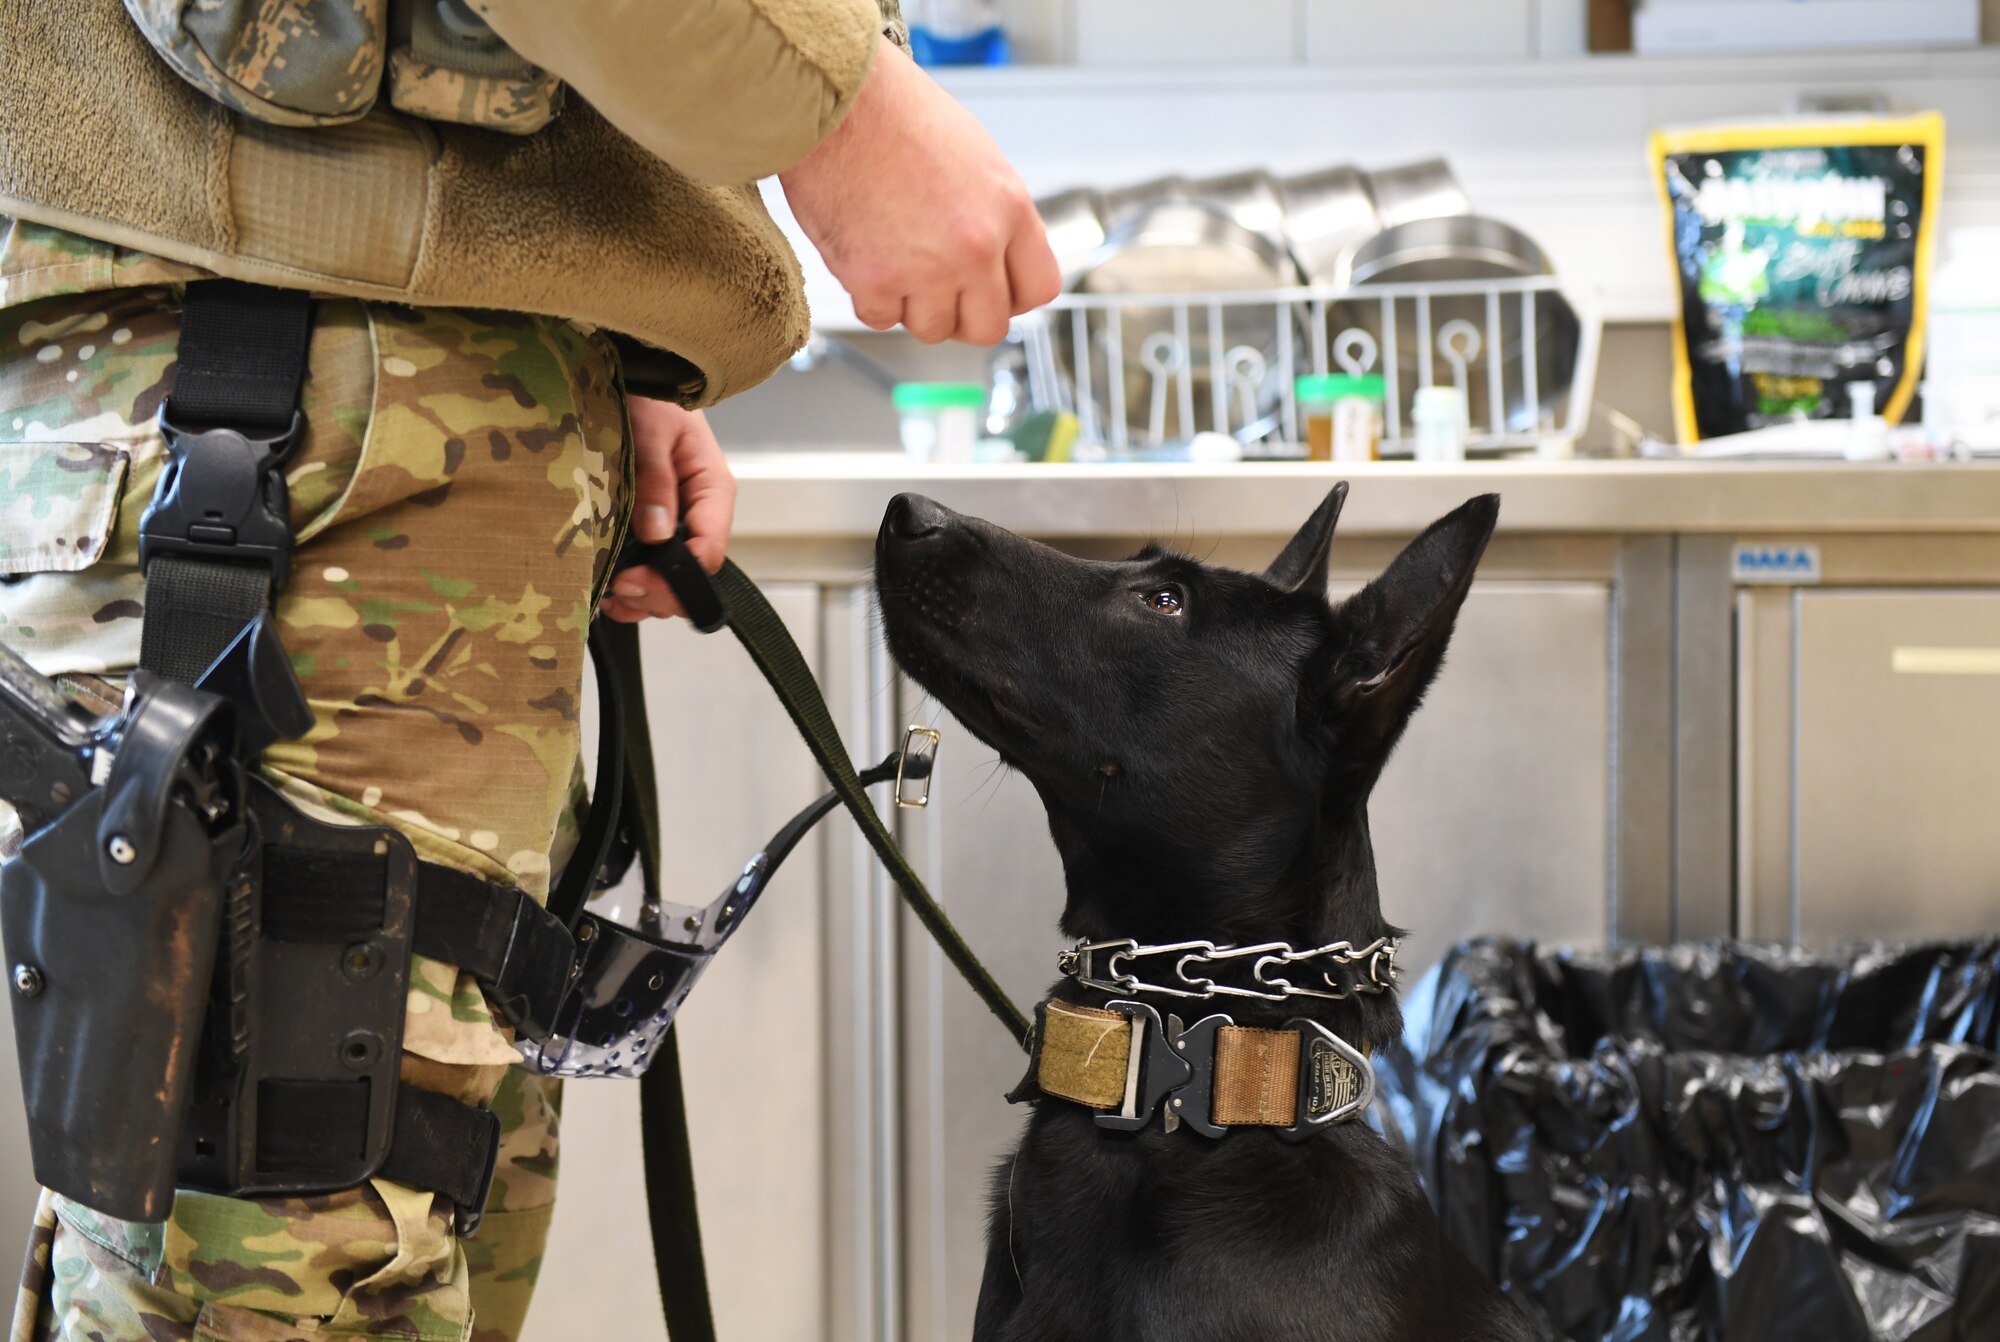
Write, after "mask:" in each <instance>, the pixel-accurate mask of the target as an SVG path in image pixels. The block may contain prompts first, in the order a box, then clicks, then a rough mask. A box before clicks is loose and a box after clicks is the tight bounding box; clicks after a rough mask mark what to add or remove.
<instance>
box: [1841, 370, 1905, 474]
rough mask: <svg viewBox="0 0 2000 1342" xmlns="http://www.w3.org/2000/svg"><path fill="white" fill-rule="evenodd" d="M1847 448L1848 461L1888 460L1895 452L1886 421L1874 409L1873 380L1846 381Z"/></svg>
mask: <svg viewBox="0 0 2000 1342" xmlns="http://www.w3.org/2000/svg"><path fill="white" fill-rule="evenodd" d="M1847 401H1848V405H1849V406H1850V407H1851V408H1850V411H1849V414H1848V417H1847V418H1848V425H1847V449H1846V455H1847V459H1848V460H1849V461H1887V460H1889V459H1890V458H1891V457H1893V456H1895V455H1896V452H1895V449H1894V447H1892V446H1891V445H1890V442H1889V421H1888V420H1886V419H1883V418H1882V417H1881V416H1880V415H1878V414H1876V413H1875V384H1874V383H1873V382H1850V383H1848V384H1847Z"/></svg>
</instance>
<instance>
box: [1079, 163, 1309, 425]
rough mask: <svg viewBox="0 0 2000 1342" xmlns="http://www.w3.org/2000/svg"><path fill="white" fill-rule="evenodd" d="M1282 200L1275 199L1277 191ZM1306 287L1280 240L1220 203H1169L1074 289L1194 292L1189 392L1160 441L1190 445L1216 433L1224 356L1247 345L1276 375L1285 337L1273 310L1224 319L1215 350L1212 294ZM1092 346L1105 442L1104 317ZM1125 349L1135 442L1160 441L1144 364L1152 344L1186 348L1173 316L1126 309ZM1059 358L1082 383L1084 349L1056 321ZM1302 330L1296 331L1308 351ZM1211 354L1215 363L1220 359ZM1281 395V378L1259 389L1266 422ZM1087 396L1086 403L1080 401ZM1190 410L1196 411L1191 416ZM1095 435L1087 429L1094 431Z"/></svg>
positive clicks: (1176, 386) (1093, 386) (1173, 400)
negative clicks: (1216, 388)
mask: <svg viewBox="0 0 2000 1342" xmlns="http://www.w3.org/2000/svg"><path fill="white" fill-rule="evenodd" d="M1274 194H1275V191H1274ZM1298 281H1299V276H1298V269H1297V267H1296V266H1294V264H1293V263H1292V258H1291V256H1290V254H1289V253H1288V252H1287V251H1286V250H1285V247H1284V245H1283V243H1282V242H1280V241H1277V240H1275V239H1273V238H1269V237H1266V236H1264V235H1263V234H1262V233H1260V232H1258V231H1256V230H1253V229H1251V228H1248V227H1245V226H1244V225H1243V224H1242V223H1239V222H1238V221H1237V220H1236V219H1234V218H1232V217H1230V216H1229V215H1228V214H1226V213H1224V212H1223V211H1222V210H1221V209H1218V208H1216V207H1215V206H1212V205H1207V204H1201V203H1197V202H1195V201H1191V200H1169V201H1165V202H1162V203H1160V204H1157V205H1153V206H1150V207H1148V208H1145V209H1142V210H1139V211H1137V212H1136V213H1134V214H1132V215H1131V216H1130V218H1129V219H1128V220H1127V222H1126V223H1125V224H1124V225H1123V226H1122V227H1118V228H1114V229H1113V230H1112V231H1111V233H1110V235H1109V236H1108V237H1107V238H1106V239H1105V242H1104V246H1103V248H1102V250H1101V252H1100V253H1099V255H1098V257H1097V258H1096V260H1095V262H1094V263H1093V264H1092V265H1090V266H1089V267H1087V268H1086V270H1085V271H1084V273H1083V274H1082V275H1081V276H1080V277H1079V278H1078V280H1077V282H1076V284H1075V285H1074V286H1073V287H1074V288H1076V289H1077V290H1079V291H1081V292H1084V293H1092V294H1162V295H1165V294H1187V295H1189V296H1190V298H1191V299H1192V300H1193V301H1192V302H1191V304H1190V310H1189V313H1188V323H1187V341H1186V346H1185V349H1184V351H1182V354H1183V357H1184V359H1185V363H1186V368H1187V379H1188V387H1187V389H1186V393H1185V394H1184V393H1183V389H1182V387H1181V385H1180V382H1179V380H1178V378H1176V379H1175V380H1174V382H1173V385H1172V387H1171V389H1170V391H1169V393H1168V397H1167V413H1166V416H1165V418H1164V422H1163V424H1162V426H1161V428H1162V432H1161V434H1160V435H1159V436H1160V437H1163V438H1165V439H1167V440H1175V439H1183V438H1188V437H1191V436H1192V435H1193V434H1195V433H1196V432H1198V431H1200V430H1203V429H1209V428H1215V427H1218V426H1217V425H1215V424H1214V423H1213V422H1212V420H1213V414H1212V406H1213V396H1212V387H1213V383H1214V379H1213V376H1212V371H1211V370H1212V368H1213V366H1214V362H1215V359H1216V358H1220V357H1222V356H1223V355H1224V354H1225V353H1226V352H1228V351H1230V350H1234V349H1236V348H1238V347H1239V346H1246V345H1247V346H1248V347H1249V348H1252V349H1255V350H1256V351H1257V352H1258V354H1259V355H1260V356H1261V357H1262V358H1263V360H1264V361H1265V365H1266V367H1267V368H1269V369H1276V368H1277V367H1278V365H1279V360H1278V338H1277V332H1276V330H1275V329H1274V327H1273V324H1272V321H1271V317H1270V309H1269V308H1268V307H1267V306H1259V307H1257V308H1255V309H1246V310H1239V311H1236V312H1231V311H1230V310H1228V309H1226V308H1225V309H1224V310H1223V313H1222V328H1223V342H1222V345H1221V347H1220V348H1215V347H1213V345H1212V342H1211V340H1210V336H1209V327H1208V314H1207V310H1206V306H1205V305H1204V304H1203V303H1202V302H1201V297H1200V296H1201V295H1202V294H1205V293H1220V292H1228V291H1243V290H1251V291H1263V290H1268V289H1275V288H1284V287H1287V286H1290V285H1293V284H1297V283H1298ZM1089 321H1090V343H1091V348H1090V350H1089V351H1088V352H1087V365H1088V368H1089V372H1090V396H1091V398H1092V400H1093V401H1094V402H1095V408H1096V417H1097V424H1096V426H1095V427H1097V428H1098V429H1099V430H1100V432H1101V433H1103V434H1104V435H1105V436H1106V437H1108V436H1109V434H1110V425H1109V423H1108V421H1107V420H1106V418H1105V417H1106V416H1107V414H1108V411H1109V401H1110V395H1109V389H1110V378H1111V376H1112V373H1111V371H1110V353H1111V351H1110V348H1109V343H1108V342H1109V325H1108V323H1107V322H1106V321H1105V319H1104V317H1103V316H1102V314H1100V313H1092V314H1091V316H1090V319H1089ZM1120 327H1121V331H1120V347H1121V353H1122V356H1123V357H1122V364H1123V371H1122V376H1123V390H1124V397H1125V422H1126V427H1127V432H1128V434H1129V435H1130V436H1131V437H1132V438H1133V439H1134V440H1136V441H1150V440H1152V439H1153V438H1154V437H1155V435H1154V433H1153V428H1154V426H1153V424H1152V422H1151V420H1152V416H1151V404H1152V395H1153V383H1154V379H1155V375H1154V373H1152V372H1150V371H1148V369H1147V368H1146V367H1145V366H1144V363H1143V361H1142V359H1141V357H1140V356H1141V352H1142V351H1144V350H1145V349H1146V348H1147V346H1148V344H1149V342H1156V341H1157V340H1158V339H1161V338H1171V339H1174V340H1175V341H1176V342H1178V339H1179V335H1178V332H1177V329H1176V324H1175V320H1174V310H1173V309H1172V308H1170V307H1165V306H1158V307H1155V306H1145V307H1129V306H1128V307H1124V308H1122V309H1121V321H1120ZM1052 334H1053V336H1054V343H1055V352H1056V357H1057V360H1058V361H1059V371H1060V373H1061V375H1062V376H1064V377H1065V378H1067V379H1069V380H1071V381H1072V382H1074V381H1075V379H1076V364H1077V350H1076V345H1075V332H1074V329H1073V322H1072V321H1071V320H1069V319H1067V318H1062V317H1058V318H1057V319H1056V320H1055V322H1054V323H1053V331H1052ZM1304 338H1305V333H1304V331H1303V330H1302V329H1301V330H1297V331H1295V332H1294V339H1295V340H1296V341H1299V342H1300V343H1299V344H1298V346H1297V347H1298V348H1301V349H1303V348H1304V347H1305V346H1304V344H1303V341H1304ZM1212 356H1213V357H1212ZM1281 395H1282V389H1281V387H1280V386H1279V385H1278V379H1277V378H1276V377H1275V376H1273V377H1271V378H1269V379H1267V381H1266V383H1265V384H1264V385H1262V386H1261V387H1260V388H1258V389H1257V393H1256V398H1255V399H1256V404H1257V408H1258V413H1259V415H1262V414H1265V413H1268V412H1269V411H1270V410H1271V409H1272V408H1274V407H1275V406H1276V405H1277V403H1278V401H1279V399H1280V397H1281ZM1080 400H1081V398H1079V401H1080ZM1239 405H1240V398H1239V397H1238V396H1236V395H1235V394H1234V393H1233V389H1232V396H1231V399H1230V406H1231V410H1230V414H1231V423H1230V428H1232V429H1235V428H1240V427H1242V425H1241V423H1240V422H1238V421H1240V420H1241V418H1242V415H1241V414H1240V411H1239V409H1238V407H1239ZM1189 409H1191V411H1192V413H1191V414H1188V413H1183V412H1184V411H1186V410H1189ZM1089 427H1092V426H1091V425H1089V424H1086V428H1089Z"/></svg>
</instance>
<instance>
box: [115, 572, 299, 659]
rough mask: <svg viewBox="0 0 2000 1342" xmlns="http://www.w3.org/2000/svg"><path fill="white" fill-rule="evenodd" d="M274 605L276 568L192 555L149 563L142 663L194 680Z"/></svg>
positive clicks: (142, 638) (141, 630)
mask: <svg viewBox="0 0 2000 1342" xmlns="http://www.w3.org/2000/svg"><path fill="white" fill-rule="evenodd" d="M270 608H271V571H270V570H269V569H266V568H260V567H258V566H256V565H254V564H225V563H217V562H212V561H210V560H205V559H194V558H190V557H189V556H186V555H173V554H163V555H155V556H153V559H152V562H151V563H149V564H147V565H146V617H145V619H144V621H142V622H141V624H140V626H139V665H140V666H143V667H145V668H146V669H147V670H148V671H153V672H157V673H158V674H160V675H163V676H165V677H166V678H167V679H169V680H177V681H179V682H180V683H181V684H183V685H192V684H194V683H195V682H196V681H197V680H199V679H201V673H202V672H204V671H206V670H208V667H209V664H210V663H211V662H213V661H214V660H215V659H216V658H217V657H220V656H221V655H222V650H223V649H224V648H226V647H228V646H229V644H230V642H231V641H232V640H234V639H235V637H236V636H237V635H238V634H240V633H242V632H243V627H244V626H245V625H247V624H249V623H250V622H251V621H252V620H254V619H256V618H257V617H258V615H260V614H262V613H263V612H264V611H267V610H269V609H270Z"/></svg>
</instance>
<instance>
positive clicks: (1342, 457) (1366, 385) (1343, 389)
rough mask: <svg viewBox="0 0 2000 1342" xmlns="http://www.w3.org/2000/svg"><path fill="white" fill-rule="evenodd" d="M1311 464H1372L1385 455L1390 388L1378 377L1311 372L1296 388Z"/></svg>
mask: <svg viewBox="0 0 2000 1342" xmlns="http://www.w3.org/2000/svg"><path fill="white" fill-rule="evenodd" d="M1292 394H1293V396H1294V397H1296V398H1297V400H1298V403H1299V418H1300V419H1302V420H1304V421H1305V426H1306V457H1307V458H1308V459H1309V460H1312V461H1374V460H1376V459H1377V458H1379V457H1380V456H1381V455H1382V408H1383V407H1384V406H1385V405H1387V404H1388V401H1389V386H1388V382H1387V380H1386V379H1384V378H1383V376H1382V374H1380V373H1309V374H1307V375H1306V376H1304V377H1301V378H1299V379H1298V380H1297V381H1296V382H1294V383H1293V384H1292Z"/></svg>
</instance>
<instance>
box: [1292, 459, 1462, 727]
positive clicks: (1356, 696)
mask: <svg viewBox="0 0 2000 1342" xmlns="http://www.w3.org/2000/svg"><path fill="white" fill-rule="evenodd" d="M1499 518H1500V496H1499V495H1498V494H1482V495H1480V496H1479V497H1478V498H1476V499H1471V500H1469V501H1467V502H1466V503H1464V504H1461V505H1460V506H1459V507H1458V508H1457V509H1455V510H1454V511H1452V512H1450V513H1447V514H1445V515H1444V516H1443V517H1440V518H1439V519H1438V520H1437V521H1435V522H1433V523H1431V525H1430V526H1429V528H1427V529H1426V530H1425V531H1424V534H1423V535H1421V536H1419V537H1417V538H1416V539H1415V540H1413V541H1411V542H1410V543H1409V545H1408V546H1406V547H1405V548H1404V550H1403V552H1402V553H1401V554H1399V555H1397V556H1396V558H1395V559H1394V560H1392V561H1391V562H1390V564H1389V567H1388V568H1387V569H1386V570H1384V571H1383V573H1382V576H1381V577H1379V578H1377V579H1375V581H1373V582H1371V583H1369V584H1368V585H1367V586H1366V587H1364V588H1362V589H1361V590H1360V591H1359V592H1356V593H1355V594H1354V595H1353V596H1351V597H1349V598H1348V599H1347V601H1346V602H1345V603H1343V604H1342V606H1341V608H1340V622H1341V624H1342V625H1344V626H1345V627H1346V628H1347V630H1348V631H1350V638H1349V641H1348V643H1347V645H1346V647H1345V649H1344V650H1343V651H1342V652H1341V654H1340V656H1339V658H1338V660H1337V662H1336V663H1335V665H1334V666H1333V668H1332V670H1333V676H1334V683H1333V684H1332V685H1331V686H1330V687H1328V688H1330V690H1331V696H1330V703H1329V705H1328V706H1329V707H1330V708H1331V710H1332V712H1333V715H1334V717H1335V719H1336V720H1338V721H1345V722H1348V723H1352V724H1356V725H1365V726H1366V727H1367V728H1368V729H1369V730H1370V734H1372V735H1375V736H1377V737H1379V739H1380V740H1381V741H1382V743H1383V745H1384V746H1385V747H1386V746H1388V745H1393V744H1394V742H1395V739H1396V737H1397V736H1398V735H1399V734H1400V733H1401V731H1402V728H1403V723H1404V722H1405V721H1406V720H1407V719H1408V717H1409V715H1410V713H1411V711H1412V710H1413V709H1415V708H1416V706H1417V703H1418V701H1419V700H1420V699H1422V697H1423V693H1424V691H1425V690H1426V689H1428V688H1429V687H1430V683H1431V681H1432V679H1433V678H1435V677H1436V675H1437V673H1438V668H1439V667H1440V666H1442V665H1443V664H1444V649H1445V644H1447V643H1448V642H1450V641H1451V629H1452V623H1453V621H1455V620H1456V619H1457V618H1458V608H1459V607H1460V606H1461V605H1463V604H1464V603H1465V594H1466V592H1467V591H1468V590H1470V588H1471V587H1472V573H1473V570H1474V569H1476V568H1478V567H1479V557H1480V556H1481V555H1482V554H1484V553H1485V551H1486V542H1487V541H1488V540H1490V539H1491V538H1492V536H1493V524H1494V523H1495V522H1497V521H1498V520H1499Z"/></svg>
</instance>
